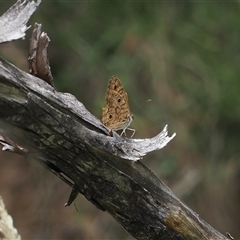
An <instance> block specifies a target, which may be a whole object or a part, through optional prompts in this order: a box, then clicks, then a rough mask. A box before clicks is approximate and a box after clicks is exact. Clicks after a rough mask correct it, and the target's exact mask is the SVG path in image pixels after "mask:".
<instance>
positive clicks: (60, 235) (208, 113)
mask: <svg viewBox="0 0 240 240" xmlns="http://www.w3.org/2000/svg"><path fill="white" fill-rule="evenodd" d="M14 2H15V1H1V2H0V14H3V13H4V12H5V11H6V10H7V9H8V8H9V7H10V6H11V5H12V4H13V3H14ZM35 22H38V23H41V24H42V25H43V31H45V32H47V34H48V36H49V37H50V39H51V42H50V47H49V57H50V66H51V70H52V74H53V77H54V83H55V86H56V87H57V89H58V90H59V91H62V92H69V93H72V94H73V95H75V96H76V97H77V98H78V99H79V101H81V102H82V103H83V104H84V105H85V106H86V107H87V109H88V110H89V111H90V112H91V113H92V114H94V115H95V116H97V117H99V118H100V117H101V111H102V107H103V106H104V105H105V100H104V95H105V91H106V87H107V83H108V80H109V78H110V77H111V76H112V75H117V76H118V77H119V78H120V79H121V81H122V83H123V85H124V87H125V89H126V91H127V92H128V94H129V100H130V106H131V110H132V111H134V109H136V111H134V116H135V118H134V121H133V123H132V125H131V127H133V128H135V129H136V134H135V137H136V138H147V137H153V136H155V135H156V134H158V133H159V132H160V131H161V130H162V128H163V127H164V125H165V124H168V125H169V132H170V135H171V134H172V133H173V132H176V133H177V136H176V137H175V138H174V139H173V141H172V142H171V143H170V144H169V145H168V146H167V147H165V148H164V149H163V150H161V151H158V152H154V153H151V154H148V155H147V156H146V157H145V158H144V159H143V160H142V162H143V163H144V164H145V165H146V166H147V167H148V168H150V169H151V170H152V171H153V172H154V173H155V174H156V175H157V176H158V177H159V178H160V179H161V180H162V181H164V182H165V183H166V184H167V185H168V186H169V187H170V188H171V189H172V190H173V192H174V193H175V194H176V195H177V196H178V197H179V198H181V199H182V201H183V202H185V203H186V204H187V205H188V206H190V207H191V208H192V209H193V210H194V211H196V212H197V213H198V214H199V215H200V217H201V218H203V219H204V220H205V221H207V222H208V223H210V224H211V225H212V226H213V227H214V228H216V229H218V230H219V231H221V232H222V233H223V234H225V233H226V232H230V233H231V234H232V236H233V237H234V238H235V239H238V238H240V232H239V226H240V187H239V186H240V160H239V157H240V147H239V143H240V109H239V106H240V67H239V64H240V44H239V39H240V27H239V22H240V3H239V2H237V1H236V2H213V1H211V2H206V1H203V2H196V1H181V2H172V1H165V2H160V1H80V0H79V1H60V0H59V1H47V0H45V1H44V0H43V1H42V3H41V5H40V6H39V8H38V10H37V12H36V13H35V14H34V15H33V17H32V18H31V20H30V24H31V25H33V24H34V23H35ZM30 34H31V29H30V30H28V34H27V36H26V39H25V40H23V41H22V40H20V41H16V42H12V43H8V44H3V45H1V46H0V56H1V57H2V58H4V59H7V60H8V61H10V62H12V63H14V64H15V65H16V66H18V67H19V68H21V69H22V70H25V71H28V63H27V57H28V44H29V37H30ZM149 98H151V99H152V102H151V103H148V104H146V105H143V103H144V102H145V100H147V99H149ZM70 191H71V190H70V188H69V187H68V186H67V185H66V184H65V183H63V182H61V181H60V180H59V179H58V178H56V177H55V176H54V175H52V174H51V173H49V172H48V171H47V170H45V169H43V168H42V167H41V166H39V165H38V164H37V163H35V162H34V161H26V160H24V159H22V158H20V157H18V156H15V155H13V154H9V153H2V152H0V194H1V196H2V197H3V199H4V201H5V204H6V207H7V209H8V211H9V213H10V214H11V215H12V216H13V219H14V224H15V226H16V228H18V231H19V233H20V234H21V235H22V238H23V239H133V238H132V237H131V236H129V235H128V234H127V233H126V232H125V231H124V230H122V229H121V227H120V226H119V225H118V224H117V223H116V222H115V221H114V220H113V219H112V218H111V216H110V215H108V213H105V212H101V211H100V210H98V209H96V208H95V207H94V206H93V205H91V204H90V203H89V202H88V201H87V200H85V198H84V197H83V196H79V197H78V198H77V201H76V206H77V209H78V211H76V209H75V208H74V206H70V207H68V208H64V203H65V202H66V201H67V198H68V195H69V193H70Z"/></svg>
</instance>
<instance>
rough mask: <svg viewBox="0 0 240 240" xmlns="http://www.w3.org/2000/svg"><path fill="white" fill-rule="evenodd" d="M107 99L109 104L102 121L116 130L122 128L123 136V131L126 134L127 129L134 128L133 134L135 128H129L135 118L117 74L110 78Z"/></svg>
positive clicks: (104, 110) (104, 109) (103, 113)
mask: <svg viewBox="0 0 240 240" xmlns="http://www.w3.org/2000/svg"><path fill="white" fill-rule="evenodd" d="M105 100H106V104H107V106H106V107H104V108H103V112H102V123H103V124H104V125H106V126H107V127H109V128H110V129H112V130H114V131H117V130H121V129H122V130H123V131H122V133H121V136H122V134H123V133H124V134H125V135H126V132H125V130H126V129H129V130H132V131H133V134H132V136H133V135H134V133H135V130H134V129H131V128H128V127H129V126H130V124H131V122H132V120H133V114H132V113H131V111H130V107H129V103H128V95H127V93H126V91H125V90H124V88H123V85H122V83H121V82H120V80H119V79H118V78H117V77H116V76H112V77H111V78H110V80H109V83H108V87H107V92H106V95H105Z"/></svg>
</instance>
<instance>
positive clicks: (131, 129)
mask: <svg viewBox="0 0 240 240" xmlns="http://www.w3.org/2000/svg"><path fill="white" fill-rule="evenodd" d="M127 129H128V130H130V131H132V132H133V133H132V135H131V138H132V137H133V135H134V134H135V132H136V130H135V129H133V128H127Z"/></svg>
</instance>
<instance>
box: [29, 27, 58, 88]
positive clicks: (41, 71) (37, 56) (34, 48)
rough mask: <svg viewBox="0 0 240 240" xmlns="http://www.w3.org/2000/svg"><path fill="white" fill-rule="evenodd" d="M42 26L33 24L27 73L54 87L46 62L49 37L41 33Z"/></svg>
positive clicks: (47, 62)
mask: <svg viewBox="0 0 240 240" xmlns="http://www.w3.org/2000/svg"><path fill="white" fill-rule="evenodd" d="M41 28H42V25H41V24H38V23H35V25H34V28H33V32H32V36H31V39H30V47H29V57H28V63H29V72H30V73H31V74H32V75H34V76H36V77H38V78H41V79H42V80H43V81H45V82H47V83H48V84H50V85H51V86H53V87H54V84H53V77H52V74H51V69H50V66H49V61H48V44H49V41H50V39H49V37H48V36H47V34H46V33H44V32H42V31H41Z"/></svg>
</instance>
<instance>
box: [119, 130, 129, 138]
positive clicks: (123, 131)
mask: <svg viewBox="0 0 240 240" xmlns="http://www.w3.org/2000/svg"><path fill="white" fill-rule="evenodd" d="M125 130H126V128H124V129H123V130H122V132H121V134H120V136H122V135H123V133H124V135H125V137H127V134H126V131H125Z"/></svg>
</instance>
